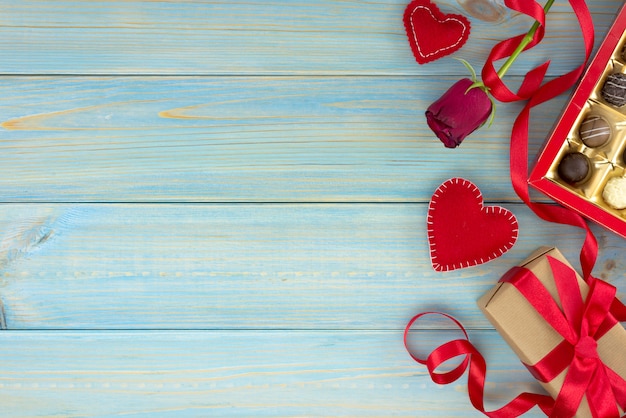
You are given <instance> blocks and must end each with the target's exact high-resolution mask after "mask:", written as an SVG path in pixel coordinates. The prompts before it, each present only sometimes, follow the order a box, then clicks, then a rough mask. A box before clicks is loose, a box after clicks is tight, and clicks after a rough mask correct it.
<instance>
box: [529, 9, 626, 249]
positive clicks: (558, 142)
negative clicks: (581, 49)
mask: <svg viewBox="0 0 626 418" xmlns="http://www.w3.org/2000/svg"><path fill="white" fill-rule="evenodd" d="M625 46H626V7H624V8H622V10H621V11H620V12H619V14H618V16H617V19H616V20H615V23H614V24H613V26H612V27H611V29H610V30H609V33H608V35H607V37H606V39H605V40H604V42H603V43H602V45H601V46H600V48H599V50H598V52H597V54H596V56H595V58H594V59H593V60H592V62H591V64H590V66H589V68H588V69H587V71H586V73H585V74H584V76H583V78H582V80H581V82H580V83H579V85H578V87H577V88H576V90H575V91H574V94H573V95H572V97H571V99H570V101H569V103H568V104H567V106H566V107H565V110H564V111H563V114H562V115H561V118H560V120H559V121H558V123H557V124H556V126H555V128H554V130H553V132H552V133H551V135H550V136H549V137H548V140H547V143H546V145H545V147H544V149H543V151H542V152H541V154H540V155H539V157H538V160H537V164H536V166H535V168H534V169H533V171H532V172H531V175H530V178H529V180H528V181H529V183H530V185H532V186H533V187H534V188H536V189H537V190H539V191H541V192H543V193H545V194H546V195H548V196H550V197H551V198H553V199H554V200H556V201H557V202H559V203H561V204H562V205H564V206H567V207H569V208H571V209H573V210H575V211H577V212H579V213H580V214H582V215H583V216H585V217H587V218H589V219H591V220H593V221H595V222H597V223H599V224H601V225H603V226H605V227H606V228H608V229H610V230H611V231H613V232H616V233H617V234H619V235H621V236H623V237H625V238H626V161H625V159H626V49H625ZM622 84H623V85H622ZM607 184H608V187H607Z"/></svg>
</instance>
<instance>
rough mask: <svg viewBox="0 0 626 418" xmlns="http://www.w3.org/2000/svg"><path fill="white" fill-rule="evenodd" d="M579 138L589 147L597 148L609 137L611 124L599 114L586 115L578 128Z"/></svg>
mask: <svg viewBox="0 0 626 418" xmlns="http://www.w3.org/2000/svg"><path fill="white" fill-rule="evenodd" d="M578 132H579V134H580V139H581V140H582V141H583V143H584V144H585V145H587V146H588V147H589V148H597V147H601V146H602V145H604V144H606V141H608V140H609V138H610V137H611V126H610V125H609V123H608V122H607V121H606V120H604V118H601V117H600V116H596V115H593V116H587V118H586V119H585V120H584V121H583V123H581V124H580V129H579V130H578Z"/></svg>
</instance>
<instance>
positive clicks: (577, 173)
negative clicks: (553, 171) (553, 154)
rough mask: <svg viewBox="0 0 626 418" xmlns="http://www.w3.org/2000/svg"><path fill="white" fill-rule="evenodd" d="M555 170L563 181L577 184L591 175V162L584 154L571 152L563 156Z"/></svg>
mask: <svg viewBox="0 0 626 418" xmlns="http://www.w3.org/2000/svg"><path fill="white" fill-rule="evenodd" d="M557 171H558V173H559V177H561V178H562V179H563V181H565V182H567V183H569V184H571V185H574V186H578V185H581V184H583V183H584V182H586V181H587V180H589V178H590V177H591V163H590V161H589V158H588V157H587V156H586V155H585V154H582V153H580V152H572V153H569V154H567V155H566V156H565V157H563V159H562V160H561V162H560V163H559V167H558V170H557Z"/></svg>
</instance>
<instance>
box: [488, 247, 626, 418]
mask: <svg viewBox="0 0 626 418" xmlns="http://www.w3.org/2000/svg"><path fill="white" fill-rule="evenodd" d="M547 256H551V257H552V258H554V259H556V260H559V261H561V262H563V263H565V264H567V265H568V266H570V267H571V265H570V264H569V263H568V262H567V260H566V259H565V258H564V257H563V255H562V254H561V252H560V251H559V250H558V249H556V248H547V247H543V248H540V249H539V250H537V251H536V252H535V253H533V254H532V255H531V256H530V257H529V258H528V259H526V260H525V261H524V262H522V264H520V266H521V267H525V268H527V269H529V270H530V271H531V272H532V273H534V274H535V275H536V276H537V278H538V279H539V281H540V282H541V283H542V285H543V286H544V287H545V288H546V290H547V291H548V292H549V293H550V295H551V296H552V298H553V299H554V300H555V301H556V302H557V303H558V304H559V307H560V306H561V305H560V301H559V299H558V292H557V289H556V284H555V282H554V277H553V273H552V269H551V266H550V263H549V261H548V258H547ZM576 278H577V280H578V284H579V287H580V289H581V294H582V296H583V299H584V298H585V297H586V296H587V293H588V290H589V287H588V286H587V284H586V283H585V282H584V281H583V279H582V278H581V277H580V275H579V274H578V273H576ZM478 306H479V307H480V309H481V310H482V311H483V313H484V315H485V316H486V317H487V319H489V321H490V322H491V323H492V325H493V326H494V327H495V328H496V330H497V331H498V332H499V333H500V335H501V336H502V337H503V338H504V340H505V341H506V342H507V343H508V344H509V346H510V347H511V348H512V349H513V351H514V352H515V353H516V354H517V356H518V357H519V359H520V360H521V361H522V362H523V363H525V364H527V365H531V366H532V365H535V364H536V363H537V362H539V361H540V360H541V359H543V358H544V357H545V356H546V354H548V353H549V352H550V351H551V350H552V349H553V348H554V347H556V346H557V345H558V344H559V343H561V342H562V341H563V337H562V336H561V335H560V334H559V333H557V332H556V331H555V330H554V329H553V328H552V327H551V326H550V325H549V324H548V323H547V322H545V320H544V319H543V317H542V316H541V315H540V314H539V313H538V312H537V311H536V310H535V309H534V308H533V306H532V305H531V304H530V302H528V301H527V300H526V298H525V297H524V296H522V294H521V293H520V292H519V291H518V290H517V289H516V288H515V287H514V286H513V285H512V284H510V283H506V282H505V283H502V282H499V283H498V284H497V285H496V286H495V287H494V288H493V289H491V290H490V291H489V292H487V293H486V294H485V295H484V296H482V297H481V298H480V299H479V300H478ZM597 351H598V355H599V357H600V359H601V360H602V361H603V362H604V364H605V365H607V366H609V367H610V368H611V369H613V370H614V371H615V372H616V373H617V374H619V375H620V376H622V377H623V378H626V330H624V328H623V327H622V325H621V324H620V323H619V322H618V323H617V324H615V325H614V326H613V327H612V328H611V329H610V330H609V331H608V332H607V333H606V334H604V335H603V336H602V337H601V338H600V339H599V340H598V347H597ZM567 370H568V369H565V370H564V371H563V372H561V374H559V375H558V376H557V377H556V378H554V379H553V380H552V381H550V382H547V383H543V382H540V383H541V384H542V386H543V387H544V388H545V389H546V391H547V392H548V393H549V394H550V395H551V396H552V397H553V398H555V399H556V397H557V395H558V394H559V391H560V389H561V386H562V385H563V382H564V379H565V375H566V373H567ZM607 390H608V388H607ZM576 417H591V412H590V410H589V405H588V403H587V399H586V397H583V400H582V402H581V404H580V406H579V409H578V413H577V414H576Z"/></svg>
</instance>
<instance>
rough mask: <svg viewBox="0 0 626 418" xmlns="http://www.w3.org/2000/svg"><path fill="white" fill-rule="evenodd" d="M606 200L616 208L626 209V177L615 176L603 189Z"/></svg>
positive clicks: (603, 196)
mask: <svg viewBox="0 0 626 418" xmlns="http://www.w3.org/2000/svg"><path fill="white" fill-rule="evenodd" d="M602 198H603V199H604V201H605V202H606V203H607V204H608V205H609V206H611V207H612V208H614V209H626V177H613V178H611V179H609V181H607V182H606V186H604V190H603V191H602Z"/></svg>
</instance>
